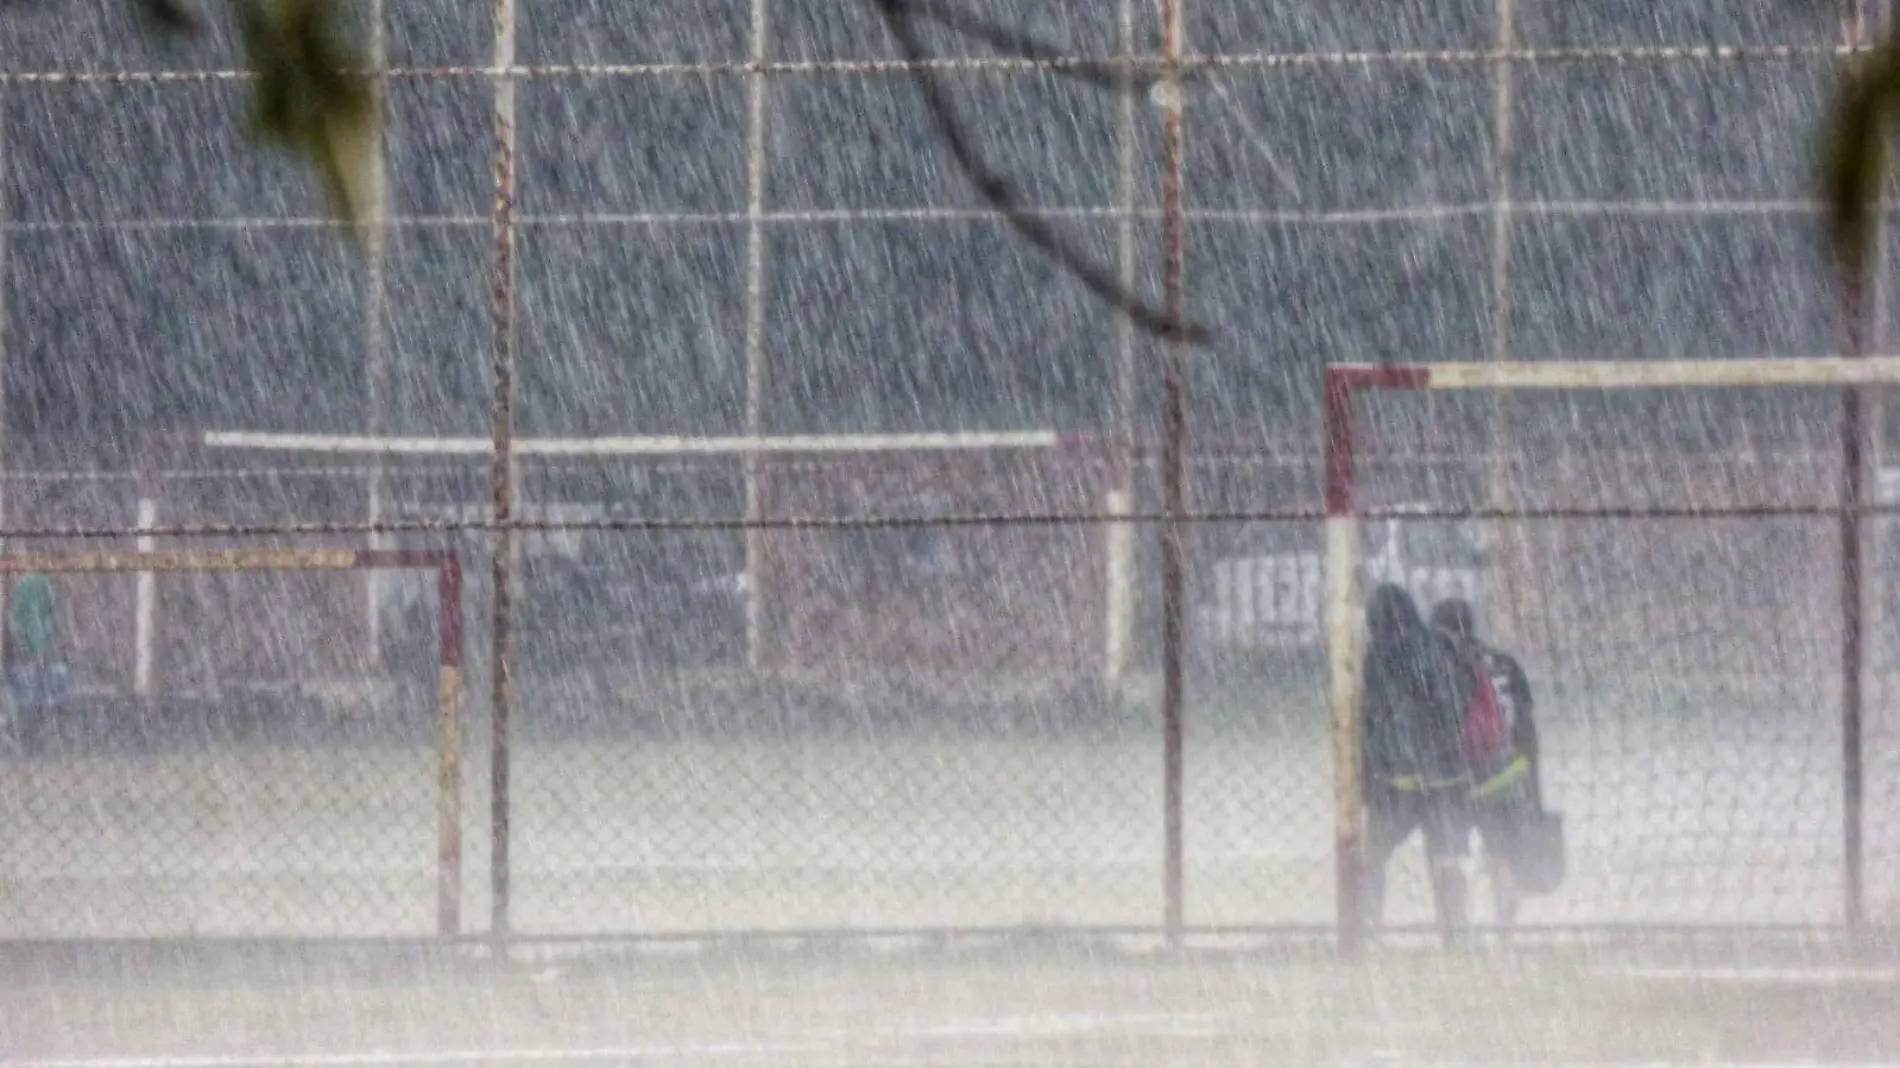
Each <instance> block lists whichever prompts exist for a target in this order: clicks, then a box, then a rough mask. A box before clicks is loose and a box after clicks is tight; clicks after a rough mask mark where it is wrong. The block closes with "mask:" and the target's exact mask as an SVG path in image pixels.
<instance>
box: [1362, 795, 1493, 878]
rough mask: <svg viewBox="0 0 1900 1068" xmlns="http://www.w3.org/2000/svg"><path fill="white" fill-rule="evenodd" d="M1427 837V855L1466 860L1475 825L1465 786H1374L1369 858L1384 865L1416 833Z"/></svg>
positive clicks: (1368, 821)
mask: <svg viewBox="0 0 1900 1068" xmlns="http://www.w3.org/2000/svg"><path fill="white" fill-rule="evenodd" d="M1414 831H1419V832H1422V833H1423V834H1424V837H1425V855H1426V856H1431V857H1455V858H1463V857H1464V856H1465V854H1466V853H1467V852H1468V851H1469V848H1470V844H1471V843H1470V839H1471V822H1470V815H1469V813H1468V812H1467V800H1466V794H1465V788H1464V787H1463V786H1455V787H1439V788H1436V789H1420V790H1401V789H1397V788H1395V787H1389V786H1383V785H1379V786H1374V787H1373V788H1372V789H1371V790H1370V791H1369V792H1368V793H1367V796H1366V856H1367V859H1368V860H1370V861H1371V862H1372V863H1374V864H1378V865H1380V866H1383V865H1384V864H1385V862H1386V861H1387V860H1389V859H1390V858H1391V856H1392V853H1393V852H1394V851H1395V850H1397V849H1398V848H1399V846H1401V845H1404V844H1405V840H1406V839H1408V838H1410V837H1411V836H1412V832H1414Z"/></svg>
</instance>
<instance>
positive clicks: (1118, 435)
mask: <svg viewBox="0 0 1900 1068" xmlns="http://www.w3.org/2000/svg"><path fill="white" fill-rule="evenodd" d="M1119 3H1120V11H1119V12H1118V21H1119V33H1120V38H1121V53H1122V63H1123V64H1124V66H1123V68H1122V84H1121V90H1122V92H1121V129H1120V131H1119V133H1118V137H1119V139H1120V145H1119V148H1120V156H1121V158H1120V161H1119V162H1120V170H1121V189H1120V196H1119V198H1118V199H1119V200H1120V203H1121V223H1120V225H1119V226H1118V227H1117V230H1118V231H1119V233H1118V235H1117V236H1118V240H1119V245H1120V253H1121V282H1122V286H1123V288H1125V289H1129V290H1130V291H1132V290H1133V288H1134V285H1135V205H1136V196H1135V192H1136V183H1135V137H1136V133H1135V109H1136V104H1137V100H1138V96H1137V93H1136V90H1135V67H1134V63H1135V4H1134V0H1119ZM1115 357H1116V358H1115V455H1114V457H1113V459H1112V460H1111V463H1112V464H1113V465H1114V466H1113V468H1112V475H1113V478H1112V480H1111V485H1110V489H1109V493H1108V507H1107V512H1108V514H1110V515H1126V514H1127V513H1128V512H1130V511H1132V510H1133V509H1134V502H1135V464H1136V456H1135V427H1136V425H1137V418H1136V416H1137V411H1136V409H1137V404H1138V401H1137V399H1136V394H1135V324H1134V323H1133V322H1132V321H1131V320H1129V318H1128V317H1127V316H1122V317H1120V319H1119V320H1118V321H1117V322H1116V324H1115ZM1102 542H1103V549H1104V555H1105V556H1106V557H1107V561H1106V568H1105V574H1104V575H1103V579H1104V581H1105V583H1106V588H1105V596H1104V597H1103V615H1104V619H1103V621H1102V624H1103V639H1104V640H1103V650H1102V658H1103V664H1102V690H1103V693H1104V694H1105V695H1106V696H1107V697H1108V698H1109V699H1110V700H1119V699H1120V697H1121V694H1122V692H1123V680H1124V679H1125V678H1126V675H1127V671H1128V661H1129V658H1130V655H1131V654H1132V652H1133V648H1134V629H1135V628H1134V617H1135V603H1136V602H1135V598H1136V592H1135V582H1134V576H1135V538H1134V528H1133V527H1131V526H1130V525H1129V524H1127V523H1114V522H1111V523H1110V525H1109V527H1108V529H1107V531H1106V536H1105V537H1104V538H1103V539H1102Z"/></svg>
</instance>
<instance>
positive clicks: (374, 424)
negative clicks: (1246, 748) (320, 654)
mask: <svg viewBox="0 0 1900 1068" xmlns="http://www.w3.org/2000/svg"><path fill="white" fill-rule="evenodd" d="M384 4H385V0H371V3H370V31H369V44H370V50H369V57H370V69H371V70H372V71H374V72H375V77H374V79H373V80H372V81H371V83H370V86H371V91H372V92H373V93H374V94H375V102H374V105H373V106H374V107H375V109H376V114H377V115H378V116H379V119H380V120H382V121H379V123H378V127H377V129H378V135H377V139H376V147H375V151H376V160H375V164H374V166H373V167H372V169H371V171H370V207H369V227H368V233H367V234H366V235H365V238H366V240H365V242H364V248H363V257H364V260H365V261H366V262H365V265H366V267H367V268H368V272H367V277H366V279H365V281H366V284H367V290H368V291H367V292H366V293H365V294H364V297H363V317H364V338H363V355H364V369H363V370H364V374H363V377H364V393H365V398H364V403H365V406H366V407H367V408H368V416H367V418H366V420H365V423H366V432H367V433H368V435H369V436H370V437H371V438H379V437H381V436H382V435H383V434H384V433H385V432H386V430H387V424H386V419H385V417H384V411H383V409H384V405H385V402H386V394H387V392H388V388H389V387H388V382H389V368H388V354H387V352H386V349H387V347H388V346H387V334H388V331H387V330H386V329H385V328H384V323H383V315H384V312H383V309H384V308H385V307H386V305H387V288H388V283H387V279H386V274H385V272H386V269H387V268H386V261H387V258H388V248H389V162H388V161H389V144H388V142H389V135H388V124H387V118H388V110H389V109H388V98H389V81H388V78H387V76H386V75H387V71H388V67H389V41H388V35H387V32H386V30H385V27H384V26H383V19H384V14H383V13H384ZM384 463H385V458H384V456H383V454H382V453H381V452H376V451H372V452H371V453H370V456H369V486H368V489H369V507H368V513H369V522H370V526H371V528H372V529H371V531H370V535H369V547H370V549H371V550H372V551H377V550H382V549H387V548H389V537H388V535H386V534H384V533H382V532H381V531H378V530H375V529H373V528H374V527H375V526H376V524H378V523H381V522H382V521H383V492H384V481H385V474H384ZM363 600H364V612H365V613H366V615H365V628H364V633H365V634H366V635H368V643H369V657H368V663H370V664H371V665H381V664H382V659H383V640H382V634H383V613H382V604H383V572H382V569H381V568H370V569H369V570H368V571H366V572H364V582H363Z"/></svg>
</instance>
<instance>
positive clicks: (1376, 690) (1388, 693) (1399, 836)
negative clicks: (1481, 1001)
mask: <svg viewBox="0 0 1900 1068" xmlns="http://www.w3.org/2000/svg"><path fill="white" fill-rule="evenodd" d="M1366 628H1367V645H1366V658H1365V694H1364V697H1363V702H1364V703H1363V705H1362V724H1363V727H1364V731H1365V736H1364V747H1363V750H1362V765H1361V769H1360V770H1361V774H1360V786H1361V790H1362V792H1363V796H1364V798H1365V803H1366V864H1365V882H1364V894H1363V900H1364V902H1365V906H1366V909H1367V913H1368V915H1367V916H1366V921H1367V923H1366V925H1367V928H1368V929H1372V928H1376V927H1377V926H1378V924H1379V922H1380V919H1381V917H1382V915H1383V913H1384V908H1385V868H1386V865H1387V864H1388V863H1389V862H1390V861H1391V859H1392V854H1393V853H1394V852H1396V851H1397V850H1398V848H1399V846H1401V845H1403V844H1404V843H1405V841H1406V840H1407V839H1408V838H1410V837H1411V836H1412V832H1414V831H1419V832H1422V835H1423V837H1424V839H1425V857H1426V861H1427V863H1428V865H1429V869H1430V873H1431V887H1432V899H1433V903H1434V905H1435V906H1436V909H1437V914H1438V926H1439V930H1440V932H1441V933H1442V934H1443V935H1444V938H1445V941H1446V943H1447V944H1453V943H1455V942H1458V941H1460V940H1461V939H1462V938H1463V936H1464V933H1465V930H1466V926H1467V917H1466V905H1465V875H1464V857H1465V851H1466V847H1467V844H1468V839H1469V836H1470V831H1469V829H1468V824H1467V822H1466V820H1467V817H1466V815H1465V813H1464V804H1465V800H1466V796H1467V792H1468V789H1469V783H1470V778H1469V775H1468V774H1467V771H1466V768H1465V761H1464V756H1463V753H1462V752H1461V751H1460V749H1459V741H1458V732H1459V729H1460V728H1461V727H1462V726H1463V724H1464V713H1465V709H1466V707H1467V706H1468V705H1469V704H1470V702H1471V695H1472V692H1473V690H1474V683H1473V680H1472V676H1471V674H1470V672H1469V671H1468V670H1467V669H1466V668H1465V665H1464V664H1463V662H1462V660H1461V658H1460V656H1459V652H1458V649H1457V646H1456V645H1455V644H1454V643H1453V642H1452V639H1451V638H1450V636H1449V635H1446V634H1444V633H1443V632H1441V631H1438V630H1435V629H1433V628H1432V627H1429V626H1427V625H1426V624H1425V620H1424V619H1423V618H1422V617H1421V616H1420V615H1419V612H1418V605H1417V604H1416V603H1414V602H1413V600H1412V597H1411V595H1410V594H1408V593H1406V592H1405V591H1404V590H1403V589H1400V588H1399V587H1397V586H1394V585H1390V584H1387V585H1382V586H1380V587H1378V588H1377V589H1375V590H1374V591H1373V592H1372V596H1371V598H1370V599H1369V600H1368V601H1367V604H1366Z"/></svg>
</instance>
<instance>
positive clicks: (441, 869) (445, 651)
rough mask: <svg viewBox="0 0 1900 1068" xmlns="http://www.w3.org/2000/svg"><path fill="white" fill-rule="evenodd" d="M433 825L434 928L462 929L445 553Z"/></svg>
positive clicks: (457, 582) (455, 694)
mask: <svg viewBox="0 0 1900 1068" xmlns="http://www.w3.org/2000/svg"><path fill="white" fill-rule="evenodd" d="M435 585H436V595H435V596H436V612H437V614H438V617H439V622H438V624H437V631H438V636H439V638H440V640H441V643H442V650H441V655H440V657H439V665H438V668H437V673H436V715H437V717H438V719H437V724H436V729H437V733H438V737H437V745H438V746H439V747H440V749H439V753H438V756H437V760H438V765H437V782H436V796H437V806H438V808H437V822H436V851H437V855H436V930H437V931H438V932H440V933H441V934H444V935H456V934H460V933H461V931H462V558H461V557H460V556H457V555H456V554H455V553H453V552H450V553H446V554H444V555H443V557H442V561H441V563H440V564H439V565H438V567H437V571H436V584H435Z"/></svg>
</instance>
